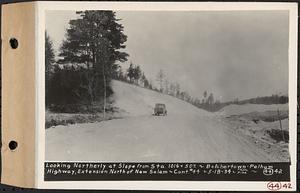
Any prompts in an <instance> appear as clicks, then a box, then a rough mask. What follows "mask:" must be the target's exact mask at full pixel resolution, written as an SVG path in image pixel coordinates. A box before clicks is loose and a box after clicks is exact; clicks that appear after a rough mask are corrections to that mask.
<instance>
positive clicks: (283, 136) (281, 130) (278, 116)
mask: <svg viewBox="0 0 300 193" xmlns="http://www.w3.org/2000/svg"><path fill="white" fill-rule="evenodd" d="M277 114H278V120H279V125H280V129H281V132H282V139H283V141H284V142H285V137H284V132H283V129H282V124H281V119H280V113H279V109H277Z"/></svg>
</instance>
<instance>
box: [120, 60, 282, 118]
mask: <svg viewBox="0 0 300 193" xmlns="http://www.w3.org/2000/svg"><path fill="white" fill-rule="evenodd" d="M116 75H117V76H116V77H115V79H117V80H121V81H124V82H128V83H131V84H135V85H138V86H141V87H144V88H147V89H150V90H154V91H156V92H160V93H163V94H167V95H170V96H173V97H176V98H178V99H180V100H183V101H185V102H188V103H190V104H192V105H194V106H196V107H198V108H201V109H204V110H207V111H211V112H215V111H218V110H220V109H222V108H223V107H225V106H227V105H230V104H239V105H242V104H266V105H268V104H285V103H288V96H284V95H281V96H280V95H278V94H274V95H272V96H265V97H256V98H251V99H246V100H239V99H238V98H235V99H233V100H232V101H227V102H221V101H220V100H218V99H215V98H214V94H213V93H212V92H211V93H208V91H204V92H203V95H202V98H199V97H193V96H191V95H190V94H189V93H188V92H187V91H184V90H182V89H181V86H180V84H179V83H178V82H172V81H170V80H169V79H168V78H167V76H166V74H165V73H164V71H163V70H162V69H160V70H159V71H158V73H157V75H156V83H157V84H156V86H155V85H154V84H153V83H152V82H153V81H151V80H148V78H147V77H146V76H145V74H144V72H143V71H142V69H141V67H140V66H139V65H136V64H133V63H132V62H131V63H130V66H129V68H128V69H126V70H123V69H122V68H119V70H118V72H117V74H116Z"/></svg>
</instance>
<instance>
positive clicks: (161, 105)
mask: <svg viewBox="0 0 300 193" xmlns="http://www.w3.org/2000/svg"><path fill="white" fill-rule="evenodd" d="M155 107H156V108H164V107H165V105H164V104H156V105H155Z"/></svg>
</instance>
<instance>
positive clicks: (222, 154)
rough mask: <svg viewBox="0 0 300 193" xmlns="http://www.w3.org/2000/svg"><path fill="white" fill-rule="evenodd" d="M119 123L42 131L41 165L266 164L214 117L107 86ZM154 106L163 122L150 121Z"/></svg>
mask: <svg viewBox="0 0 300 193" xmlns="http://www.w3.org/2000/svg"><path fill="white" fill-rule="evenodd" d="M113 83H114V85H113V88H114V91H115V96H114V97H115V101H116V105H117V106H118V107H119V108H121V109H123V110H125V111H126V112H127V113H126V114H125V115H124V116H125V117H124V118H123V119H115V120H109V121H104V122H99V123H86V124H75V125H68V126H57V127H54V128H50V129H47V130H46V160H57V161H60V160H65V161H103V162H104V161H105V162H108V161H127V162H129V161H136V162H138V161H149V162H156V161H158V162H230V161H232V162H239V161H247V162H269V161H276V160H271V159H270V158H269V157H268V156H267V154H266V153H265V152H263V151H262V150H260V149H258V148H257V147H256V146H255V145H254V144H252V143H250V142H249V141H247V140H246V139H245V138H243V137H242V136H237V135H236V134H234V133H232V132H231V130H230V129H229V128H227V127H226V126H225V124H223V123H222V121H221V119H220V118H219V116H218V115H215V114H212V113H208V112H206V111H203V110H201V109H198V108H196V107H194V106H192V105H190V104H188V103H186V102H184V101H181V100H178V99H176V98H174V97H171V96H167V95H163V94H160V93H157V92H154V91H150V90H147V89H143V88H140V87H136V86H133V85H129V84H126V83H121V82H117V81H115V82H113ZM156 102H159V103H165V104H166V106H167V109H168V115H167V116H152V113H153V106H154V104H155V103H156Z"/></svg>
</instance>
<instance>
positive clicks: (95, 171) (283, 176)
mask: <svg viewBox="0 0 300 193" xmlns="http://www.w3.org/2000/svg"><path fill="white" fill-rule="evenodd" d="M44 179H45V181H98V180H182V181H183V180H187V181H290V163H89V162H87V163H82V162H45V176H44Z"/></svg>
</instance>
